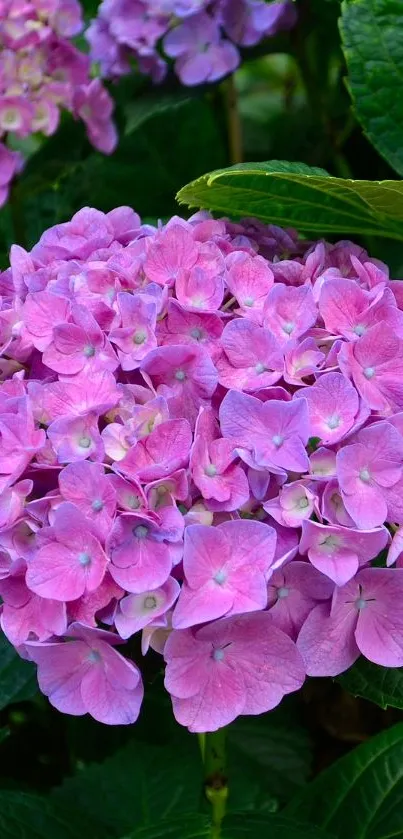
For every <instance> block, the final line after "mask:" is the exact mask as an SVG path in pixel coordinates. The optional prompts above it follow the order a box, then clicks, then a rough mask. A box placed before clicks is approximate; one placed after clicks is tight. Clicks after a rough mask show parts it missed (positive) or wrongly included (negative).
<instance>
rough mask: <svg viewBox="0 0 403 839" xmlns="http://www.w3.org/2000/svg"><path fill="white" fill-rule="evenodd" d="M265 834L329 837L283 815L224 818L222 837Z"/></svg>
mask: <svg viewBox="0 0 403 839" xmlns="http://www.w3.org/2000/svg"><path fill="white" fill-rule="evenodd" d="M266 836H267V839H331V837H330V834H329V833H324V832H323V831H322V830H320V829H318V828H315V827H312V826H311V825H310V826H309V827H307V826H306V825H304V824H300V823H299V822H295V821H294V820H290V819H288V818H284V817H283V816H259V815H253V814H250V813H239V814H235V815H233V816H229V817H228V818H226V819H224V824H223V829H222V834H221V837H222V839H259V837H262V839H263V837H266ZM349 839H350V838H349Z"/></svg>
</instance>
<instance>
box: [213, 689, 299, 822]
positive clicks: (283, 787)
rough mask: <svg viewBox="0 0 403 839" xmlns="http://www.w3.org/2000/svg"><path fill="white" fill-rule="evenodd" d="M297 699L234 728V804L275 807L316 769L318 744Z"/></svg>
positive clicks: (231, 749) (231, 742)
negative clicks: (302, 720) (314, 744)
mask: <svg viewBox="0 0 403 839" xmlns="http://www.w3.org/2000/svg"><path fill="white" fill-rule="evenodd" d="M298 711H299V706H298V703H297V702H296V701H293V697H289V698H288V699H287V700H286V701H285V702H282V703H281V705H280V706H279V707H278V708H276V709H275V710H274V711H270V713H268V714H261V715H260V716H258V717H239V719H237V720H236V721H235V722H234V723H233V724H232V725H231V726H230V727H229V730H228V765H229V766H230V773H231V783H230V796H229V808H230V809H231V808H232V807H233V806H234V807H235V808H236V810H239V809H242V810H244V809H254V810H257V809H259V810H265V811H268V810H270V811H272V812H273V810H274V809H278V807H279V805H282V804H285V803H286V802H287V801H289V800H290V799H291V798H292V796H293V795H295V793H296V792H297V791H298V788H299V787H300V786H301V785H302V784H304V783H305V782H306V781H307V780H308V777H309V775H310V772H311V763H312V743H311V739H310V736H309V734H308V732H307V730H306V728H304V727H303V726H302V725H301V724H300V723H299V721H298Z"/></svg>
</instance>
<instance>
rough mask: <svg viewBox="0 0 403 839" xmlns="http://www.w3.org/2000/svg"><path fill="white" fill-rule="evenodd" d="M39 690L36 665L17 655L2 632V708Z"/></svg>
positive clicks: (0, 692)
mask: <svg viewBox="0 0 403 839" xmlns="http://www.w3.org/2000/svg"><path fill="white" fill-rule="evenodd" d="M36 691H37V683H36V675H35V667H34V665H33V664H30V663H29V662H27V661H23V659H22V658H20V657H19V655H17V653H16V652H15V650H14V647H12V646H11V644H10V642H9V641H7V638H6V637H5V636H4V635H3V634H2V633H1V634H0V710H2V709H3V708H5V707H6V705H10V703H11V702H23V701H24V700H25V699H31V698H32V696H34V695H35V693H36Z"/></svg>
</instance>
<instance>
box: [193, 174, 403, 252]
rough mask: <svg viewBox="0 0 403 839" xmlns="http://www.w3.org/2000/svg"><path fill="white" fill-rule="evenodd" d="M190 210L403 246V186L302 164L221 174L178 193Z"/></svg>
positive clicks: (207, 176)
mask: <svg viewBox="0 0 403 839" xmlns="http://www.w3.org/2000/svg"><path fill="white" fill-rule="evenodd" d="M177 198H178V201H179V203H181V204H187V206H188V207H202V208H204V209H208V210H215V211H217V212H219V213H223V214H225V215H230V216H236V217H238V218H239V217H241V216H254V217H256V218H258V219H261V220H262V221H265V222H267V223H270V224H279V225H292V226H294V227H296V228H297V229H298V230H301V231H305V232H307V233H316V234H317V235H322V234H326V233H337V234H361V235H372V236H385V237H386V238H390V239H398V240H403V182H401V181H353V180H347V179H343V178H333V177H330V176H329V175H327V173H326V172H325V171H324V170H323V169H317V168H314V167H309V166H306V165H305V164H303V163H286V162H284V161H278V160H273V161H271V162H268V163H244V164H238V165H237V166H232V167H230V168H229V169H218V170H216V171H214V172H210V173H208V174H207V175H203V177H201V178H198V179H197V180H195V181H193V182H192V183H190V184H188V185H187V186H185V187H183V188H182V189H181V190H180V192H179V193H178V196H177Z"/></svg>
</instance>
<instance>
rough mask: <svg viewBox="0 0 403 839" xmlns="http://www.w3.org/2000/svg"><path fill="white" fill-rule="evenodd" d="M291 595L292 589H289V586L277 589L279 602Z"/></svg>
mask: <svg viewBox="0 0 403 839" xmlns="http://www.w3.org/2000/svg"><path fill="white" fill-rule="evenodd" d="M289 593H290V589H289V588H287V586H280V588H278V589H277V597H278V599H279V600H284V598H285V597H288V595H289Z"/></svg>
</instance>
